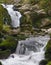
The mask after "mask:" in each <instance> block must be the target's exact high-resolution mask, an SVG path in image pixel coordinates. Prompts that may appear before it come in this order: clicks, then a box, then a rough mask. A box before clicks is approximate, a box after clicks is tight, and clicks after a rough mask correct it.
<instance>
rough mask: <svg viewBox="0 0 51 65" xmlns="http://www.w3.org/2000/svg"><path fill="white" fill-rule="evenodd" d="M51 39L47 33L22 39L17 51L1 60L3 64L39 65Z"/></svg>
mask: <svg viewBox="0 0 51 65" xmlns="http://www.w3.org/2000/svg"><path fill="white" fill-rule="evenodd" d="M49 39H50V37H49V36H48V35H45V36H37V37H30V38H27V39H26V40H21V41H19V43H18V47H17V48H16V52H15V53H13V54H11V55H10V56H9V57H8V59H2V60H0V61H1V62H2V65H39V62H40V61H41V60H43V59H44V53H45V47H46V45H47V42H48V40H49Z"/></svg>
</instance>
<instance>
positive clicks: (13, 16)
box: [2, 4, 21, 28]
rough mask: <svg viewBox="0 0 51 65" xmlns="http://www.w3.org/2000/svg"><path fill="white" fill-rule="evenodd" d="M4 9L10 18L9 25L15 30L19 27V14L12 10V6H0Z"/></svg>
mask: <svg viewBox="0 0 51 65" xmlns="http://www.w3.org/2000/svg"><path fill="white" fill-rule="evenodd" d="M2 5H3V7H4V8H6V9H7V11H8V13H9V15H10V16H11V20H12V22H11V25H12V27H14V28H17V27H19V26H20V18H21V13H20V12H18V11H14V10H13V5H4V4H2Z"/></svg>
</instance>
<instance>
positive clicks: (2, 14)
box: [0, 5, 11, 25]
mask: <svg viewBox="0 0 51 65" xmlns="http://www.w3.org/2000/svg"><path fill="white" fill-rule="evenodd" d="M6 19H7V20H6ZM5 20H6V21H7V23H8V24H10V22H11V18H10V15H9V14H8V11H7V10H6V9H5V8H4V7H3V6H2V5H0V25H3V24H4V22H6V21H5Z"/></svg>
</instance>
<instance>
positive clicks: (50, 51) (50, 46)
mask: <svg viewBox="0 0 51 65" xmlns="http://www.w3.org/2000/svg"><path fill="white" fill-rule="evenodd" d="M45 58H46V59H47V60H48V61H51V39H50V40H49V41H48V43H47V46H46V52H45Z"/></svg>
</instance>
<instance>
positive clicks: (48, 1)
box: [39, 0, 51, 10]
mask: <svg viewBox="0 0 51 65" xmlns="http://www.w3.org/2000/svg"><path fill="white" fill-rule="evenodd" d="M39 5H40V7H42V8H44V9H45V10H48V9H51V0H40V1H39Z"/></svg>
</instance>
